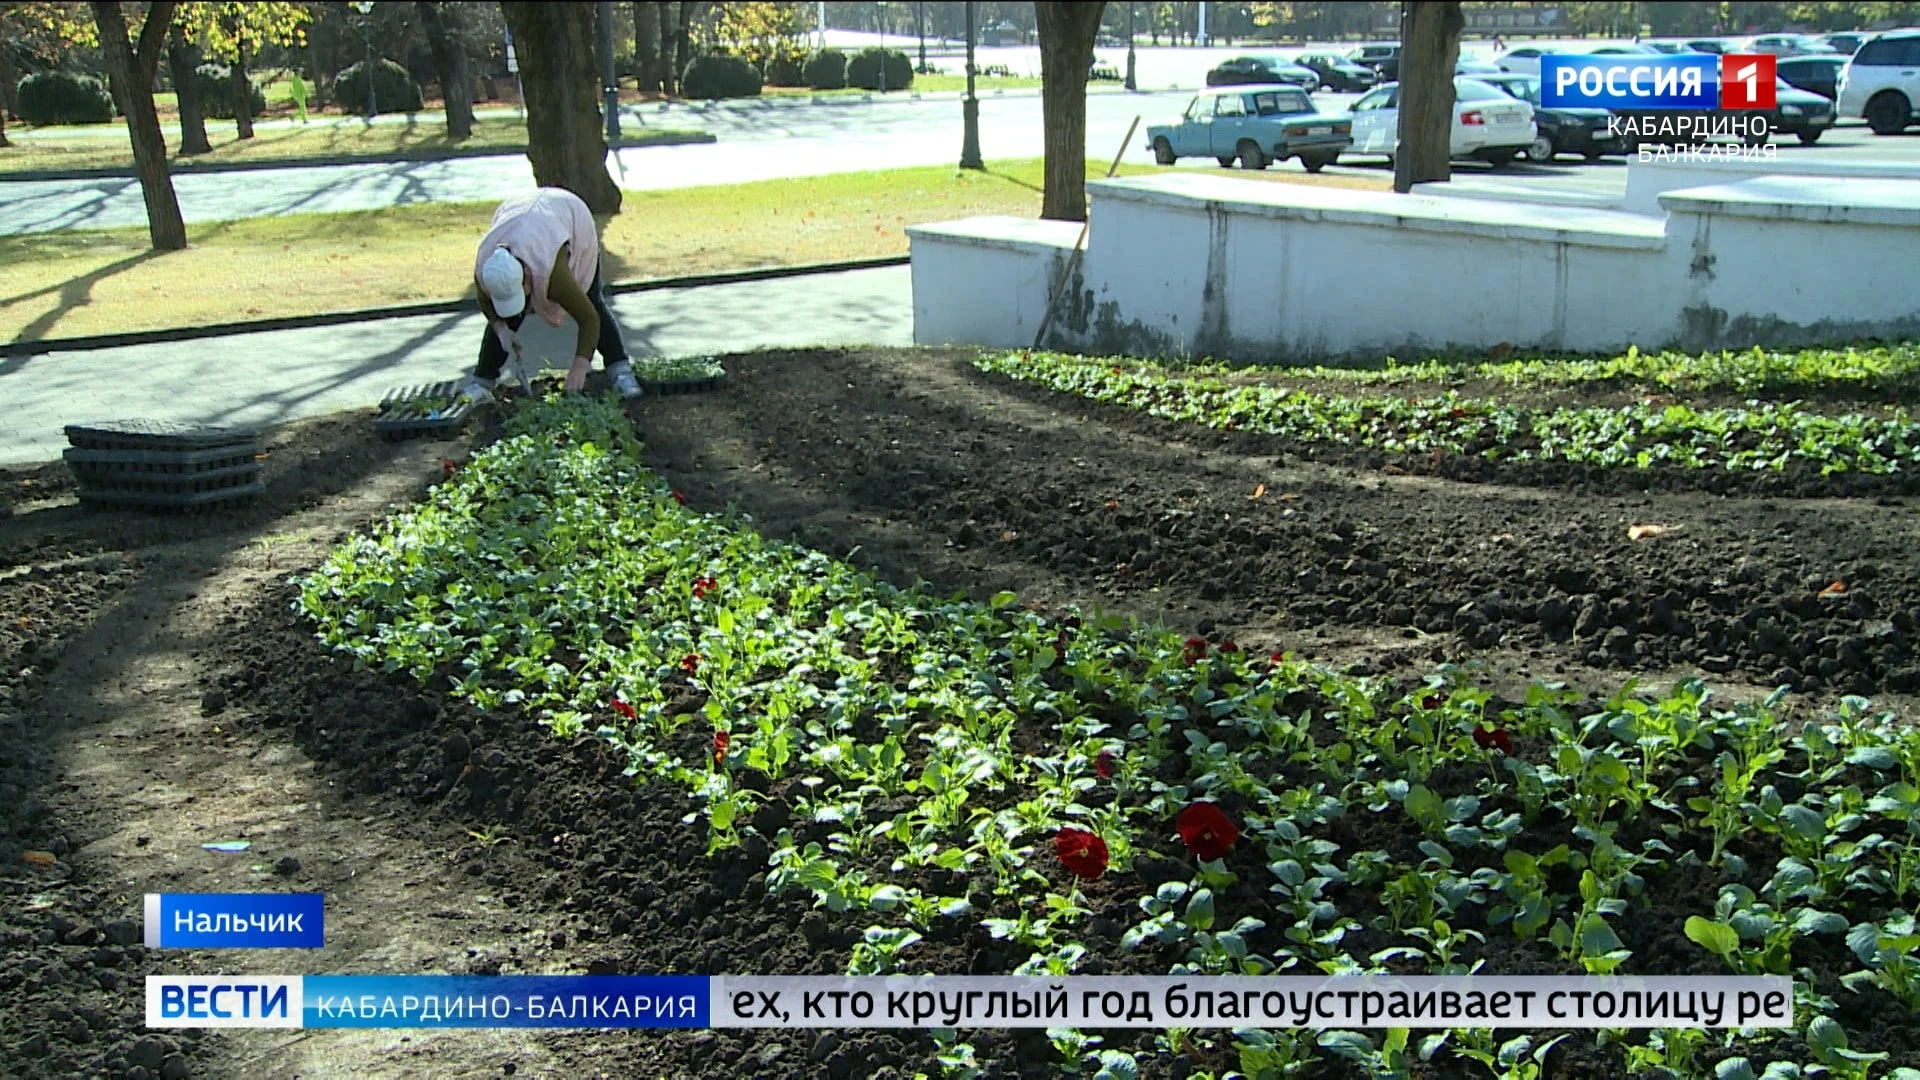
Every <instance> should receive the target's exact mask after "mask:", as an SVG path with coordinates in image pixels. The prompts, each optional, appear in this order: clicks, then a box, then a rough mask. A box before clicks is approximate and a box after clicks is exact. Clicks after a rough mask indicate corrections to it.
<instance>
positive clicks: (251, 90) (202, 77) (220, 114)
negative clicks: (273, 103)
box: [193, 64, 267, 120]
mask: <svg viewBox="0 0 1920 1080" xmlns="http://www.w3.org/2000/svg"><path fill="white" fill-rule="evenodd" d="M193 82H194V85H195V86H197V87H199V88H200V111H201V112H202V113H204V114H205V115H207V116H209V117H211V118H213V119H215V120H231V119H233V118H234V116H235V112H234V108H233V69H232V68H229V67H227V66H226V65H224V64H201V65H200V66H199V67H197V68H194V69H193ZM247 96H248V97H249V98H251V99H252V102H251V103H252V105H253V111H252V112H250V113H248V114H247V115H249V116H252V117H254V118H255V119H258V118H259V116H260V114H261V113H264V112H266V111H267V95H265V94H263V93H261V92H260V87H259V85H258V84H256V83H255V82H254V81H253V80H252V79H248V80H247Z"/></svg>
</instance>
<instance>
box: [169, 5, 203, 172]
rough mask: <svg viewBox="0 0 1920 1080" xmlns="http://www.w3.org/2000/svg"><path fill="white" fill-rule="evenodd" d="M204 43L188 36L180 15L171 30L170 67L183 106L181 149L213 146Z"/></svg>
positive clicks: (193, 151) (195, 151)
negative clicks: (203, 93) (203, 96)
mask: <svg viewBox="0 0 1920 1080" xmlns="http://www.w3.org/2000/svg"><path fill="white" fill-rule="evenodd" d="M199 67H200V43H199V42H197V41H193V40H190V39H189V38H188V37H187V32H186V29H185V28H184V27H183V26H181V24H180V20H179V19H177V18H176V19H174V20H173V25H172V26H171V27H169V28H168V31H167V70H169V71H171V72H172V73H173V96H174V100H175V101H176V102H177V103H178V104H179V107H180V153H181V155H182V156H186V155H189V154H204V153H207V152H208V151H210V150H212V149H213V144H212V143H210V142H208V141H207V112H206V108H205V107H204V105H203V104H202V103H201V101H200V80H199V78H198V77H197V74H196V72H197V69H198V68H199Z"/></svg>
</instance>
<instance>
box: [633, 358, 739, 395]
mask: <svg viewBox="0 0 1920 1080" xmlns="http://www.w3.org/2000/svg"><path fill="white" fill-rule="evenodd" d="M633 373H634V375H635V376H636V377H637V378H638V379H639V382H640V389H641V390H642V391H643V392H645V393H648V394H661V395H666V394H699V393H704V392H706V391H709V390H718V389H720V387H722V386H723V385H725V384H726V381H727V370H726V369H725V368H723V367H721V366H720V365H719V364H717V363H715V362H714V361H713V360H711V359H706V358H693V359H684V360H665V359H658V358H655V359H650V360H636V361H634V362H633Z"/></svg>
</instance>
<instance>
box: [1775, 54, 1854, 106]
mask: <svg viewBox="0 0 1920 1080" xmlns="http://www.w3.org/2000/svg"><path fill="white" fill-rule="evenodd" d="M1846 66H1847V58H1846V57H1844V56H1840V55H1837V54H1829V55H1826V56H1788V57H1782V58H1781V59H1779V60H1776V61H1774V65H1773V71H1774V74H1775V75H1778V76H1779V77H1780V78H1781V79H1783V80H1784V81H1786V82H1787V83H1788V84H1789V85H1791V86H1794V87H1796V88H1798V89H1801V90H1805V91H1807V92H1808V93H1810V94H1819V95H1820V96H1821V97H1823V98H1826V99H1827V100H1828V101H1832V100H1834V99H1835V98H1837V97H1839V96H1840V71H1841V69H1842V68H1845V67H1846Z"/></svg>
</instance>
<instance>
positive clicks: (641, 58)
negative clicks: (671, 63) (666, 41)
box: [633, 0, 660, 94]
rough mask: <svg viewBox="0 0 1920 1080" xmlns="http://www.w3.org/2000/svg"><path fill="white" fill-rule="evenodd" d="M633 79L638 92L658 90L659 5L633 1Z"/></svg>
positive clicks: (637, 0)
mask: <svg viewBox="0 0 1920 1080" xmlns="http://www.w3.org/2000/svg"><path fill="white" fill-rule="evenodd" d="M633 78H634V81H635V82H636V83H638V84H639V89H640V92H641V93H643V94H646V93H652V92H653V91H656V90H658V89H660V5H658V4H655V3H652V2H651V0H633Z"/></svg>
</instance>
